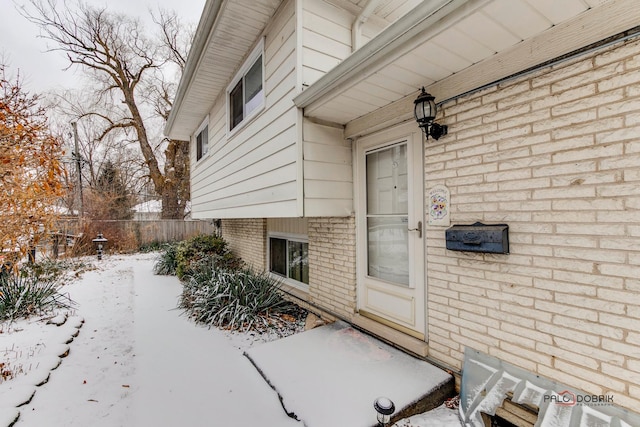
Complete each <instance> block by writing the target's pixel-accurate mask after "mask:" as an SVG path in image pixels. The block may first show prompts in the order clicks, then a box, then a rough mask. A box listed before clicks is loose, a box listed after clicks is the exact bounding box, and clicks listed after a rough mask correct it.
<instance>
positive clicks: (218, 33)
mask: <svg viewBox="0 0 640 427" xmlns="http://www.w3.org/2000/svg"><path fill="white" fill-rule="evenodd" d="M280 3H281V0H254V1H251V2H249V1H239V0H207V2H206V4H205V6H204V10H203V12H202V16H201V18H200V22H199V23H198V27H197V29H196V33H195V36H194V40H193V43H192V46H191V49H190V50H189V56H188V58H187V62H186V65H185V68H184V71H183V73H182V77H181V79H180V84H179V86H178V90H177V93H176V96H175V99H174V102H173V108H172V109H171V113H170V114H169V118H168V119H167V123H166V125H165V128H164V133H165V135H166V136H167V137H169V138H171V139H178V140H188V139H189V138H190V136H191V134H192V133H193V132H194V131H195V130H196V129H197V128H198V126H200V124H201V123H202V120H203V119H204V118H205V116H206V115H207V114H208V113H209V111H210V110H211V108H212V106H213V103H214V102H215V100H216V99H217V98H218V96H219V95H220V93H221V92H222V91H224V90H226V86H227V84H228V82H229V80H230V79H231V78H232V77H233V75H234V73H235V72H236V71H237V70H238V68H239V67H240V66H241V65H242V62H243V60H244V58H245V56H246V55H247V54H248V53H249V52H250V50H251V48H252V46H253V45H254V43H255V42H256V40H258V38H259V36H260V34H262V32H263V31H264V28H265V26H266V25H267V23H268V22H269V19H270V18H271V17H272V16H273V14H274V13H275V11H276V10H277V8H278V7H279V6H280Z"/></svg>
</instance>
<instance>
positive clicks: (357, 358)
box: [245, 322, 455, 427]
mask: <svg viewBox="0 0 640 427" xmlns="http://www.w3.org/2000/svg"><path fill="white" fill-rule="evenodd" d="M245 355H246V356H247V357H248V358H249V359H250V360H251V362H252V363H253V364H254V366H255V367H256V368H257V369H258V371H259V372H260V373H261V374H262V376H263V377H264V378H265V380H266V381H267V382H268V383H269V384H270V385H271V387H272V388H273V389H274V390H275V391H276V392H277V393H278V395H279V397H280V400H281V402H282V405H283V408H284V409H285V411H286V412H287V413H288V414H289V415H290V416H291V417H293V418H296V419H298V420H300V421H302V422H303V423H304V425H306V426H307V427H327V426H349V427H369V426H374V425H377V421H376V412H375V411H374V409H373V402H374V400H375V399H376V398H378V397H380V396H385V397H387V398H389V399H391V400H392V401H393V402H394V404H395V407H396V413H395V414H394V416H393V420H398V419H401V418H404V417H407V416H410V415H413V414H416V413H421V412H424V411H427V410H430V409H433V408H435V407H437V406H439V405H440V404H442V402H443V401H444V400H445V399H446V398H448V397H451V396H453V395H454V394H455V390H454V388H455V387H454V379H453V376H452V375H450V374H449V373H447V372H445V371H444V370H442V369H440V368H437V367H435V366H433V365H431V364H429V363H427V362H425V361H423V360H420V359H418V358H415V357H413V356H411V355H409V354H407V353H404V352H402V351H400V350H398V349H396V348H393V347H391V346H389V345H387V344H386V343H384V342H382V341H380V340H378V339H375V338H373V337H371V336H369V335H366V334H364V333H362V332H360V331H358V330H356V329H354V328H352V327H351V326H350V325H348V324H347V323H344V322H335V323H332V324H329V325H325V326H321V327H318V328H315V329H312V330H310V331H306V332H303V333H300V334H297V335H293V336H290V337H287V338H284V339H281V340H278V341H274V342H270V343H266V344H263V345H260V346H257V347H254V348H251V349H250V350H248V351H247V352H246V353H245Z"/></svg>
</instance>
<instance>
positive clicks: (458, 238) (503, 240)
mask: <svg viewBox="0 0 640 427" xmlns="http://www.w3.org/2000/svg"><path fill="white" fill-rule="evenodd" d="M445 236H446V240H447V249H449V250H452V251H468V252H485V253H490V254H508V253H509V226H508V225H507V224H483V223H481V222H476V223H475V224H471V225H454V226H453V227H451V228H449V229H447V231H446V233H445Z"/></svg>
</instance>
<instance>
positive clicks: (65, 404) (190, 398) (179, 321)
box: [16, 255, 300, 427]
mask: <svg viewBox="0 0 640 427" xmlns="http://www.w3.org/2000/svg"><path fill="white" fill-rule="evenodd" d="M153 259H154V256H153V255H135V256H127V257H115V256H114V257H107V258H106V259H105V261H104V262H103V263H101V264H98V270H94V271H90V272H87V273H85V274H84V276H83V277H82V279H81V280H78V281H76V282H74V283H73V284H71V285H69V286H67V287H65V290H66V291H67V292H69V293H70V295H71V297H72V298H73V299H74V300H75V301H76V302H78V304H79V306H78V315H80V316H82V317H84V319H85V324H84V326H83V327H82V329H81V330H80V334H79V336H78V337H76V338H75V340H74V341H73V343H71V345H70V348H71V351H70V354H69V355H68V356H67V357H66V358H65V359H64V360H63V362H62V364H61V365H60V367H58V368H57V369H56V370H54V371H52V373H51V376H50V379H49V382H48V383H46V384H44V385H42V386H40V387H39V388H38V390H37V392H36V394H35V397H34V398H33V400H32V401H31V403H29V404H28V405H25V406H23V407H21V408H19V410H20V413H21V415H20V419H19V420H18V422H17V423H16V426H17V427H22V426H24V427H29V426H49V427H58V426H60V427H63V426H64V427H75V426H77V427H88V426H96V427H107V426H108V427H117V426H135V427H151V426H153V427H163V426H176V425H189V426H191V427H197V426H212V425H215V426H233V427H243V426H256V425H265V426H278V427H287V426H294V425H296V426H299V425H300V424H299V423H297V422H296V421H294V420H292V419H291V418H289V417H287V416H286V414H285V413H284V411H283V409H282V407H281V405H280V402H279V401H278V397H277V396H276V394H275V393H274V392H273V390H272V389H271V388H270V387H269V386H268V385H267V384H266V383H265V382H264V380H263V379H262V377H261V376H260V374H259V373H258V372H257V371H256V370H255V369H254V367H253V366H252V365H251V363H250V362H249V361H248V360H247V358H245V357H244V356H243V355H242V352H241V350H239V349H237V348H235V347H234V346H233V345H232V343H231V341H229V339H228V338H227V337H226V336H225V334H224V333H223V332H220V331H218V330H216V329H206V328H202V327H198V326H195V325H194V324H193V323H192V322H190V321H189V320H188V319H186V318H185V317H184V316H181V314H180V312H179V311H178V310H175V309H174V307H175V306H176V302H177V298H178V295H179V293H180V284H179V282H178V280H177V279H176V278H173V277H162V276H155V275H153V273H152V265H153ZM20 333H21V334H22V333H28V331H23V332H20Z"/></svg>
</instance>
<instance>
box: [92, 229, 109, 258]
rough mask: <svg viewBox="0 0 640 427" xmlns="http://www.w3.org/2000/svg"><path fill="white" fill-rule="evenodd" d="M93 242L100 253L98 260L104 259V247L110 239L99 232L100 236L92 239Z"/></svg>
mask: <svg viewBox="0 0 640 427" xmlns="http://www.w3.org/2000/svg"><path fill="white" fill-rule="evenodd" d="M92 242H93V244H94V245H95V247H96V252H97V254H98V260H101V259H102V253H103V252H104V248H105V247H106V246H107V242H108V240H107V239H105V238H104V236H103V235H102V233H98V237H96V238H95V239H93V240H92Z"/></svg>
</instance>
